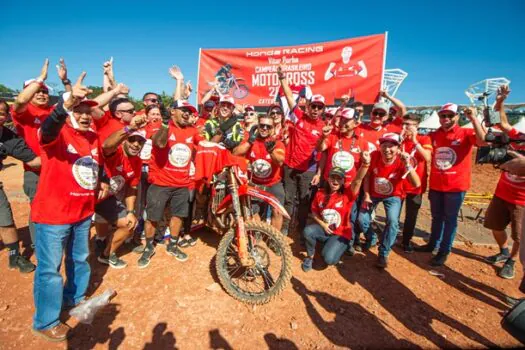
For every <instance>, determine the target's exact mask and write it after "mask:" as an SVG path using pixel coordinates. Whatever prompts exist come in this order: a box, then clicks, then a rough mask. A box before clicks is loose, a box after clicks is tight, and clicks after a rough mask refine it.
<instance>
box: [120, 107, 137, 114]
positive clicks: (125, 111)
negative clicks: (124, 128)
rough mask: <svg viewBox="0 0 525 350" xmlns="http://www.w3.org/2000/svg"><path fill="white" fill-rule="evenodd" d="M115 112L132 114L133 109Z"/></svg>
mask: <svg viewBox="0 0 525 350" xmlns="http://www.w3.org/2000/svg"><path fill="white" fill-rule="evenodd" d="M117 112H122V113H128V114H132V113H135V109H134V108H131V109H119V110H117Z"/></svg>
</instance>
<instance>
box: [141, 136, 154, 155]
mask: <svg viewBox="0 0 525 350" xmlns="http://www.w3.org/2000/svg"><path fill="white" fill-rule="evenodd" d="M152 148H153V143H152V141H151V139H148V140H146V143H144V146H143V147H142V150H141V151H140V159H142V160H148V159H150V158H151V149H152Z"/></svg>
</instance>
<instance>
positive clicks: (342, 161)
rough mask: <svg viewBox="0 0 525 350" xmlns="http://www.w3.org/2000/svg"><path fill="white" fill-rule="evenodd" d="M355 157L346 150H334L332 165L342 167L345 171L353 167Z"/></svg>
mask: <svg viewBox="0 0 525 350" xmlns="http://www.w3.org/2000/svg"><path fill="white" fill-rule="evenodd" d="M354 164H355V159H354V156H353V155H352V154H351V153H350V152H347V151H339V152H336V153H335V154H334V155H333V156H332V167H334V168H335V167H339V168H342V169H343V170H344V171H345V172H347V171H349V170H352V169H353V168H354Z"/></svg>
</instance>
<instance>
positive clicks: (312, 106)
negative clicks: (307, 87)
mask: <svg viewBox="0 0 525 350" xmlns="http://www.w3.org/2000/svg"><path fill="white" fill-rule="evenodd" d="M310 108H311V109H318V110H322V109H323V108H324V106H323V105H318V104H314V105H310Z"/></svg>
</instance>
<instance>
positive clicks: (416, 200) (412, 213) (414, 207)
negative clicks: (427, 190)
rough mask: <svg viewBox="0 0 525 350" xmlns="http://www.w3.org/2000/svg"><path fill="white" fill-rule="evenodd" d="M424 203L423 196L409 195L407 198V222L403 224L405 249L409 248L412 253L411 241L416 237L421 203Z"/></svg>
mask: <svg viewBox="0 0 525 350" xmlns="http://www.w3.org/2000/svg"><path fill="white" fill-rule="evenodd" d="M422 201H423V196H422V194H407V196H406V198H405V201H404V202H405V221H404V223H403V247H404V248H408V250H409V251H406V250H405V251H406V252H407V253H409V252H410V247H411V243H410V242H411V240H412V237H414V230H415V228H416V220H417V215H418V213H419V208H421V203H422Z"/></svg>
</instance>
